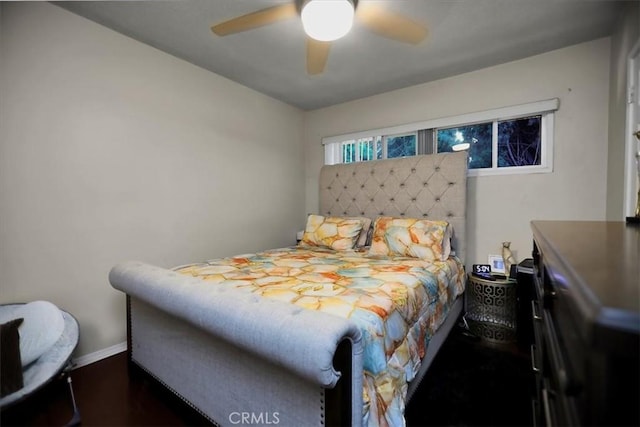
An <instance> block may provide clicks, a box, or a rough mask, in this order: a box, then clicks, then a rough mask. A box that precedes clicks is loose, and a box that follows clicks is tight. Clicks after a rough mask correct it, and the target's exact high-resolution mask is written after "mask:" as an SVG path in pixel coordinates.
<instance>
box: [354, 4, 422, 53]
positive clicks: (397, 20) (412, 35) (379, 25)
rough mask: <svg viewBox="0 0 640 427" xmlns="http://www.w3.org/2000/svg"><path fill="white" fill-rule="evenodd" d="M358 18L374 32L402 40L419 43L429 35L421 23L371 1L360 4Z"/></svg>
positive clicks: (357, 12)
mask: <svg viewBox="0 0 640 427" xmlns="http://www.w3.org/2000/svg"><path fill="white" fill-rule="evenodd" d="M356 18H357V19H358V21H359V22H360V23H362V24H363V25H364V26H365V27H367V28H368V29H369V30H371V31H373V32H374V33H376V34H378V35H380V36H383V37H387V38H390V39H393V40H397V41H400V42H404V43H411V44H418V43H420V42H421V41H422V40H424V38H425V37H426V36H427V29H426V28H425V27H424V26H422V25H421V24H418V23H417V22H415V21H412V20H411V19H409V18H406V17H404V16H402V15H400V14H398V13H395V12H391V11H389V10H386V9H383V8H381V7H379V6H376V5H374V4H371V3H369V2H364V1H363V2H360V3H359V4H358V8H357V9H356Z"/></svg>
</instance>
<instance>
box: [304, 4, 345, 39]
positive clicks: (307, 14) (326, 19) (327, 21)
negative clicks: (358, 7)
mask: <svg viewBox="0 0 640 427" xmlns="http://www.w3.org/2000/svg"><path fill="white" fill-rule="evenodd" d="M354 12H355V7H354V3H353V1H352V0H309V1H307V2H306V3H304V5H303V6H302V10H301V12H300V16H301V18H302V26H303V27H304V31H305V33H307V35H308V36H309V37H311V38H313V39H315V40H319V41H323V42H329V41H333V40H337V39H339V38H340V37H343V36H345V35H346V34H347V33H348V32H349V30H351V27H352V25H353V16H354Z"/></svg>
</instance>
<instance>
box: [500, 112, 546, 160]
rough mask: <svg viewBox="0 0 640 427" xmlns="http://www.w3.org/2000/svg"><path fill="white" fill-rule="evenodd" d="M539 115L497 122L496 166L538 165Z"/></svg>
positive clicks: (539, 155)
mask: <svg viewBox="0 0 640 427" xmlns="http://www.w3.org/2000/svg"><path fill="white" fill-rule="evenodd" d="M540 119H541V117H540V116H535V117H527V118H524V119H517V120H505V121H502V122H498V167H499V168H503V167H511V166H531V165H539V164H540V161H541V153H540V152H541V148H542V147H541V144H540V127H541V126H540Z"/></svg>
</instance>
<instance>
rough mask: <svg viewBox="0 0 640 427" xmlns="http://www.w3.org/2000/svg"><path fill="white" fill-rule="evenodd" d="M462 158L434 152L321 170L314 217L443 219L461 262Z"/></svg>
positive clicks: (463, 215)
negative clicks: (317, 201)
mask: <svg viewBox="0 0 640 427" xmlns="http://www.w3.org/2000/svg"><path fill="white" fill-rule="evenodd" d="M466 195H467V153H466V151H463V152H457V153H440V154H429V155H420V156H413V157H403V158H398V159H387V160H375V161H370V162H356V163H348V164H339V165H330V166H323V167H322V169H321V171H320V214H321V215H325V216H328V215H333V216H366V217H369V218H371V219H372V220H375V218H376V217H378V216H382V215H384V216H397V217H407V218H426V219H433V220H445V221H448V222H449V223H450V224H451V225H452V226H453V231H454V237H453V241H452V246H453V248H454V249H455V251H456V255H457V256H458V257H459V258H460V259H461V260H462V262H463V263H464V262H465V252H466V209H467V198H466Z"/></svg>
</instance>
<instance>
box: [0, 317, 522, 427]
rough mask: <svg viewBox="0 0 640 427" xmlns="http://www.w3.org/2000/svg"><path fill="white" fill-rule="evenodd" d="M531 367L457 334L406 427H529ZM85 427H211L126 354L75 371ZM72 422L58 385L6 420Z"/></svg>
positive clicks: (516, 355)
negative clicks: (133, 366) (132, 364)
mask: <svg viewBox="0 0 640 427" xmlns="http://www.w3.org/2000/svg"><path fill="white" fill-rule="evenodd" d="M529 372H530V362H529V360H528V357H527V355H526V353H525V352H521V351H518V350H517V348H514V347H489V346H486V345H483V344H481V343H479V342H478V341H477V340H474V339H470V338H469V337H467V336H465V335H464V334H462V333H461V330H459V329H457V330H455V331H453V332H452V334H451V336H450V337H449V338H448V339H447V341H446V343H445V345H444V346H443V348H442V350H441V352H440V353H439V355H438V357H437V358H436V359H435V361H434V363H433V365H432V367H431V369H430V371H429V372H428V373H427V375H426V376H425V378H424V380H423V382H422V383H421V385H420V388H419V391H418V392H417V393H416V395H415V396H414V398H413V399H412V401H411V403H410V404H409V405H408V407H407V410H406V417H407V425H408V426H409V427H417V426H428V425H436V426H444V425H447V426H473V425H510V426H527V425H531V410H530V407H531V403H530V402H531V400H530V396H531V390H530V389H529V387H530V384H531V381H532V380H531V378H530V373H529ZM71 378H72V380H73V389H74V395H75V399H76V403H77V406H78V408H79V412H80V415H81V422H82V425H84V426H169V425H170V426H195V425H209V424H210V423H209V422H208V421H207V420H206V419H205V418H204V417H202V416H201V415H200V414H198V413H197V412H196V411H195V410H193V409H192V408H190V407H189V406H188V405H186V404H185V403H184V402H182V401H181V400H180V399H178V398H176V397H175V396H173V395H171V394H170V393H169V392H167V391H166V390H164V389H162V388H161V387H159V386H158V384H156V382H155V381H154V380H152V379H150V378H149V377H148V376H147V375H145V374H143V373H141V372H139V371H138V370H137V369H134V370H132V371H131V375H129V370H128V368H127V360H126V354H125V353H121V354H118V355H116V356H112V357H109V358H107V359H104V360H101V361H99V362H96V363H94V364H91V365H88V366H84V367H82V368H79V369H76V370H74V371H72V372H71ZM72 416H73V405H72V401H71V395H70V393H69V386H68V384H67V382H66V381H65V380H64V379H58V380H56V381H53V382H52V383H50V384H49V385H48V386H46V387H45V388H43V389H42V390H41V391H40V392H38V393H36V394H35V395H34V396H32V397H30V398H29V399H28V400H25V401H23V402H21V403H19V404H17V405H14V406H12V407H11V408H9V409H8V410H5V411H3V412H2V413H0V425H2V426H14V425H15V426H24V425H29V426H45V425H46V426H64V425H67V423H68V422H69V421H70V420H71V418H72Z"/></svg>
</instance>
